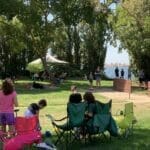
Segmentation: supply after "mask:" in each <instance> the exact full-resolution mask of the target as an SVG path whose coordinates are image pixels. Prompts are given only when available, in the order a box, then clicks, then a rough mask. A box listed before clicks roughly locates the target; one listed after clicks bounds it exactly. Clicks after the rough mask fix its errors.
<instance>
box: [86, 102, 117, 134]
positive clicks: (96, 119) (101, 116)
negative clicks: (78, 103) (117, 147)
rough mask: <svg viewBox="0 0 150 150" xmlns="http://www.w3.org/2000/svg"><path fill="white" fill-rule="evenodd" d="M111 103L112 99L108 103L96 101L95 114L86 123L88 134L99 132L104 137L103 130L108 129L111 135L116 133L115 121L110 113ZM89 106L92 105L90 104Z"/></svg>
mask: <svg viewBox="0 0 150 150" xmlns="http://www.w3.org/2000/svg"><path fill="white" fill-rule="evenodd" d="M111 105H112V100H110V101H109V102H108V103H101V102H98V101H96V103H95V108H94V109H95V114H94V116H93V117H92V118H91V119H90V120H89V121H88V122H87V124H86V125H87V133H89V135H90V136H92V135H96V134H100V135H103V136H104V137H106V136H105V134H104V132H105V131H108V132H109V133H110V135H112V136H117V135H118V130H117V126H116V123H115V121H114V119H113V118H112V115H111ZM91 107H94V106H92V105H91ZM90 109H91V108H90Z"/></svg>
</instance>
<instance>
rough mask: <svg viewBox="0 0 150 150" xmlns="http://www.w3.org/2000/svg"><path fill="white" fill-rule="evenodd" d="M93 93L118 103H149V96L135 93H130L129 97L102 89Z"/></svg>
mask: <svg viewBox="0 0 150 150" xmlns="http://www.w3.org/2000/svg"><path fill="white" fill-rule="evenodd" d="M95 92H98V93H100V95H102V96H104V97H107V98H108V99H115V100H119V101H131V102H134V103H136V104H141V103H150V96H148V95H140V94H135V93H131V94H130V95H129V93H125V92H118V91H114V90H112V89H108V88H106V89H105V88H103V89H99V90H98V89H97V90H95Z"/></svg>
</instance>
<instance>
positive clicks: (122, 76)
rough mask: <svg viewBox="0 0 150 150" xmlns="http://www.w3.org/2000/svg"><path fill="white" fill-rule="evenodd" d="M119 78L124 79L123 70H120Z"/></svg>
mask: <svg viewBox="0 0 150 150" xmlns="http://www.w3.org/2000/svg"><path fill="white" fill-rule="evenodd" d="M120 78H122V79H124V70H123V69H121V77H120Z"/></svg>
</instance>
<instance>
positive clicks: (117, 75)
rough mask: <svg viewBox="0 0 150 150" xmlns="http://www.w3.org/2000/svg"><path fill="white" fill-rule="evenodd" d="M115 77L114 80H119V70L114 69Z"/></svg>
mask: <svg viewBox="0 0 150 150" xmlns="http://www.w3.org/2000/svg"><path fill="white" fill-rule="evenodd" d="M115 76H116V78H119V68H118V67H116V68H115Z"/></svg>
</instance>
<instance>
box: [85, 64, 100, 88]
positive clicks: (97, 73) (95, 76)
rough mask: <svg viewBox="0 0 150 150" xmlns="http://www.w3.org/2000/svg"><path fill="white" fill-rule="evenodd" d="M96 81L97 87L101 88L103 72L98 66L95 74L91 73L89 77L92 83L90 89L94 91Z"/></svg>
mask: <svg viewBox="0 0 150 150" xmlns="http://www.w3.org/2000/svg"><path fill="white" fill-rule="evenodd" d="M94 78H95V80H96V86H97V87H100V86H101V70H100V67H99V66H98V67H97V68H96V70H95V72H94V74H93V72H90V73H89V75H88V80H89V83H90V89H93V80H94Z"/></svg>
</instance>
